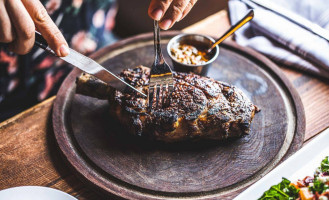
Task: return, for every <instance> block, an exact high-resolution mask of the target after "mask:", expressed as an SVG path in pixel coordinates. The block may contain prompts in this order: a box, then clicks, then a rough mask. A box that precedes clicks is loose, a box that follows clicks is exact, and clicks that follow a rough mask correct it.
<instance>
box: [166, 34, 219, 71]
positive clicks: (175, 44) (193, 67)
mask: <svg viewBox="0 0 329 200" xmlns="http://www.w3.org/2000/svg"><path fill="white" fill-rule="evenodd" d="M214 42H215V40H214V39H212V38H211V37H208V36H205V35H199V34H180V35H177V36H175V37H174V38H172V39H171V40H170V41H169V43H168V46H167V52H168V54H169V56H170V58H171V60H172V63H173V66H174V69H175V71H180V72H193V73H195V74H199V75H203V76H205V75H207V72H208V69H209V67H210V66H211V63H212V62H213V61H214V60H216V58H217V57H218V54H219V48H218V46H216V48H214V49H213V50H212V51H211V52H210V53H206V50H207V49H208V48H209V47H210V46H211V45H212V44H213V43H214Z"/></svg>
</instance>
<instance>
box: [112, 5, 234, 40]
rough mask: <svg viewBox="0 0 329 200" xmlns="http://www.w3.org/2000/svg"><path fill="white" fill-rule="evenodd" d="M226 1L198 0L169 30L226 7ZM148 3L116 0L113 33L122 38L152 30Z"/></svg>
mask: <svg viewBox="0 0 329 200" xmlns="http://www.w3.org/2000/svg"><path fill="white" fill-rule="evenodd" d="M227 2H228V0H199V1H198V2H197V3H196V5H195V6H194V7H193V9H192V10H191V12H190V13H189V14H188V15H187V16H186V17H185V18H184V19H183V20H182V21H180V22H178V23H176V24H175V25H174V26H173V28H171V30H181V29H183V28H185V27H187V26H189V25H191V24H194V23H196V22H198V21H200V20H202V19H204V18H206V17H208V16H209V15H211V14H214V13H216V12H218V11H220V10H222V9H224V8H227ZM149 3H150V1H149V0H133V1H132V0H118V4H119V10H118V13H117V17H116V24H115V28H114V33H115V34H116V35H117V36H118V37H119V38H124V37H128V36H132V35H136V34H140V33H145V32H150V31H152V30H153V22H152V20H151V19H150V17H149V16H148V14H147V9H148V5H149ZM136 16H138V17H136ZM218 26H220V24H218Z"/></svg>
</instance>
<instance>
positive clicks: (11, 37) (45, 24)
mask: <svg viewBox="0 0 329 200" xmlns="http://www.w3.org/2000/svg"><path fill="white" fill-rule="evenodd" d="M0 13H1V14H0V42H2V43H8V44H9V49H10V50H11V51H13V52H15V53H17V54H27V53H28V52H29V51H30V50H31V49H32V47H33V45H34V39H35V30H36V29H37V30H38V31H39V32H40V33H41V34H42V36H43V37H44V38H45V39H46V41H47V42H48V44H49V46H50V48H51V49H53V50H54V51H55V53H56V54H57V55H58V56H66V55H68V54H69V49H68V45H67V42H66V41H65V39H64V37H63V35H62V33H61V32H60V31H59V29H58V28H57V26H56V25H55V23H54V22H53V21H52V20H51V18H50V16H49V15H48V13H47V11H46V9H45V8H44V7H43V5H42V4H41V2H40V1H39V0H0Z"/></svg>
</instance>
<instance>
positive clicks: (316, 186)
mask: <svg viewBox="0 0 329 200" xmlns="http://www.w3.org/2000/svg"><path fill="white" fill-rule="evenodd" d="M327 189H329V186H328V185H326V184H324V183H322V182H321V181H319V180H317V179H315V180H314V182H313V186H312V187H310V190H311V191H312V192H313V193H315V192H318V193H319V194H322V193H323V192H324V191H326V190H327Z"/></svg>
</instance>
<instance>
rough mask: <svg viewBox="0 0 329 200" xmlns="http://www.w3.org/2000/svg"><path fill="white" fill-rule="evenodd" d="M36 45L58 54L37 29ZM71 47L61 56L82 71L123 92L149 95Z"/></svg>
mask: <svg viewBox="0 0 329 200" xmlns="http://www.w3.org/2000/svg"><path fill="white" fill-rule="evenodd" d="M35 45H36V46H38V47H40V48H42V49H44V50H46V51H47V52H49V53H50V54H53V55H55V56H57V55H56V53H55V52H54V51H53V50H52V49H51V48H50V47H49V46H48V43H47V41H46V40H45V39H44V38H43V37H42V35H41V34H40V33H39V32H37V31H36V32H35ZM69 49H70V54H69V55H67V56H65V57H59V58H61V59H62V60H64V61H66V62H68V63H70V64H71V65H73V66H75V67H77V68H79V69H81V70H82V71H84V72H86V73H88V74H91V75H93V76H95V77H96V78H98V79H100V80H102V81H104V82H105V83H107V84H109V85H110V86H111V87H113V88H115V89H117V90H119V91H121V92H124V93H126V92H129V91H135V92H137V93H139V94H141V95H143V96H144V97H147V95H145V94H144V93H143V92H141V91H139V90H137V89H136V88H134V87H133V86H132V85H130V84H128V83H127V82H125V81H124V80H122V79H121V78H120V77H118V76H116V75H115V74H113V73H112V72H111V71H109V70H107V69H106V68H104V67H103V66H101V65H100V64H98V63H97V62H96V61H94V60H93V59H91V58H88V57H87V56H84V55H82V54H81V53H79V52H77V51H75V50H73V49H71V48H69Z"/></svg>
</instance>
